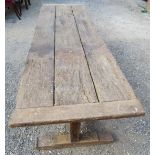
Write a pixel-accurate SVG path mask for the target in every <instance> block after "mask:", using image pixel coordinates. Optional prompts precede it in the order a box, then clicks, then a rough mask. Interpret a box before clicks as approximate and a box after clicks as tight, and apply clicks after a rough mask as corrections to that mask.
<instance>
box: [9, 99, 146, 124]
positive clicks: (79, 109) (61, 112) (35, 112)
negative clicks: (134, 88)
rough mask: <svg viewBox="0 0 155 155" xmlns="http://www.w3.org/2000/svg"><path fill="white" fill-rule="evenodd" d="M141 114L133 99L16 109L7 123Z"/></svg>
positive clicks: (85, 119) (55, 121)
mask: <svg viewBox="0 0 155 155" xmlns="http://www.w3.org/2000/svg"><path fill="white" fill-rule="evenodd" d="M141 115H144V109H143V107H142V105H141V104H140V103H139V101H138V100H137V99H134V100H126V101H112V102H104V103H95V104H94V103H89V104H76V105H64V106H63V105H62V106H53V107H40V108H26V109H16V110H15V111H14V112H13V114H12V116H11V119H10V122H9V125H10V126H11V127H18V126H28V125H45V124H54V123H67V122H74V121H78V122H79V121H87V120H100V119H117V118H125V117H136V116H141ZM17 116H18V117H17Z"/></svg>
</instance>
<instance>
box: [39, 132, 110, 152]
mask: <svg viewBox="0 0 155 155" xmlns="http://www.w3.org/2000/svg"><path fill="white" fill-rule="evenodd" d="M112 142H113V137H112V135H111V134H110V133H107V132H106V133H97V132H92V133H85V134H80V135H79V140H78V141H71V135H70V134H69V133H68V134H61V135H50V134H49V135H46V136H43V137H40V138H38V139H37V149H39V150H49V149H52V148H65V147H76V146H85V145H92V144H109V143H112Z"/></svg>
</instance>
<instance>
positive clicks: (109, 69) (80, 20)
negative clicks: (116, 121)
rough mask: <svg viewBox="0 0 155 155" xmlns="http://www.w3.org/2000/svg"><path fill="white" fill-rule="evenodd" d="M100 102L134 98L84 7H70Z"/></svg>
mask: <svg viewBox="0 0 155 155" xmlns="http://www.w3.org/2000/svg"><path fill="white" fill-rule="evenodd" d="M72 9H73V14H74V17H75V21H76V24H77V29H78V31H79V35H80V37H81V42H82V45H83V48H84V51H85V54H86V58H87V61H88V64H89V67H90V71H91V74H92V78H93V81H94V84H95V87H96V91H97V94H98V98H99V101H100V102H103V101H119V100H129V99H133V98H135V95H134V92H133V90H132V88H131V86H130V85H129V84H128V82H127V80H126V78H125V76H124V75H123V74H122V72H121V70H120V68H119V67H118V65H117V63H116V61H115V59H114V58H113V56H112V54H111V53H110V51H109V50H108V49H107V47H106V45H105V44H104V42H103V41H102V39H101V38H100V37H99V35H98V34H97V32H96V29H95V26H94V25H93V24H92V22H91V21H90V19H89V17H88V14H87V13H86V10H85V8H84V7H75V6H73V7H72Z"/></svg>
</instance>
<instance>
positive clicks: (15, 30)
mask: <svg viewBox="0 0 155 155" xmlns="http://www.w3.org/2000/svg"><path fill="white" fill-rule="evenodd" d="M31 1H32V5H31V6H30V8H29V10H28V11H27V10H26V9H25V8H24V7H23V11H22V13H23V14H22V20H18V19H17V17H16V16H15V14H14V13H13V12H11V11H7V12H6V154H7V155H41V154H45V155H48V154H53V155H54V154H57V155H70V154H73V155H100V154H101V155H149V154H150V152H149V137H150V133H149V128H150V123H149V102H150V97H149V95H150V92H149V42H150V40H149V14H147V13H142V12H141V10H143V6H144V5H145V3H144V2H143V1H141V0H48V1H47V0H44V1H43V0H42V1H41V0H40V1H39V0H31ZM43 3H76V4H83V5H87V6H88V9H89V12H90V15H91V17H92V20H93V21H94V23H95V24H96V27H97V29H98V32H99V33H100V35H101V36H102V37H103V40H104V41H105V42H106V44H107V46H108V48H109V49H110V50H111V52H112V54H113V55H114V57H115V58H116V60H117V62H118V64H119V66H120V67H121V69H122V71H123V72H124V74H125V75H126V78H127V79H128V81H129V83H130V84H131V86H132V87H133V90H134V92H135V94H136V95H137V97H138V98H139V99H140V100H141V102H142V104H143V106H144V108H145V111H146V115H145V117H139V118H129V119H121V120H110V121H97V122H88V123H85V124H83V130H88V128H89V129H91V130H94V129H95V130H109V131H111V132H112V133H113V135H114V137H115V142H114V143H112V144H108V145H92V146H88V147H78V148H67V149H59V150H57V149H56V150H51V151H37V150H35V142H36V138H37V137H38V136H39V135H42V134H44V133H45V132H51V133H55V132H67V131H68V126H67V125H64V124H62V125H50V126H41V127H38V126H36V127H26V128H16V129H10V128H9V127H8V119H9V117H10V114H11V112H12V110H13V109H14V108H15V97H16V94H17V90H18V83H19V79H20V76H21V74H22V72H23V69H24V66H25V62H26V56H27V54H28V51H29V48H30V45H31V41H32V37H33V33H34V30H35V26H36V20H37V17H38V13H39V9H40V7H41V5H42V4H43Z"/></svg>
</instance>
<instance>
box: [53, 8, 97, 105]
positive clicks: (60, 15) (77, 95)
mask: <svg viewBox="0 0 155 155" xmlns="http://www.w3.org/2000/svg"><path fill="white" fill-rule="evenodd" d="M89 102H90V103H93V102H98V100H97V97H96V93H95V90H94V86H93V82H92V79H91V76H90V73H89V70H88V66H87V62H86V60H85V55H84V52H83V49H82V45H81V43H80V39H79V36H78V32H77V29H76V25H75V21H74V17H73V15H72V11H71V7H68V6H56V33H55V105H65V104H79V103H89Z"/></svg>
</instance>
